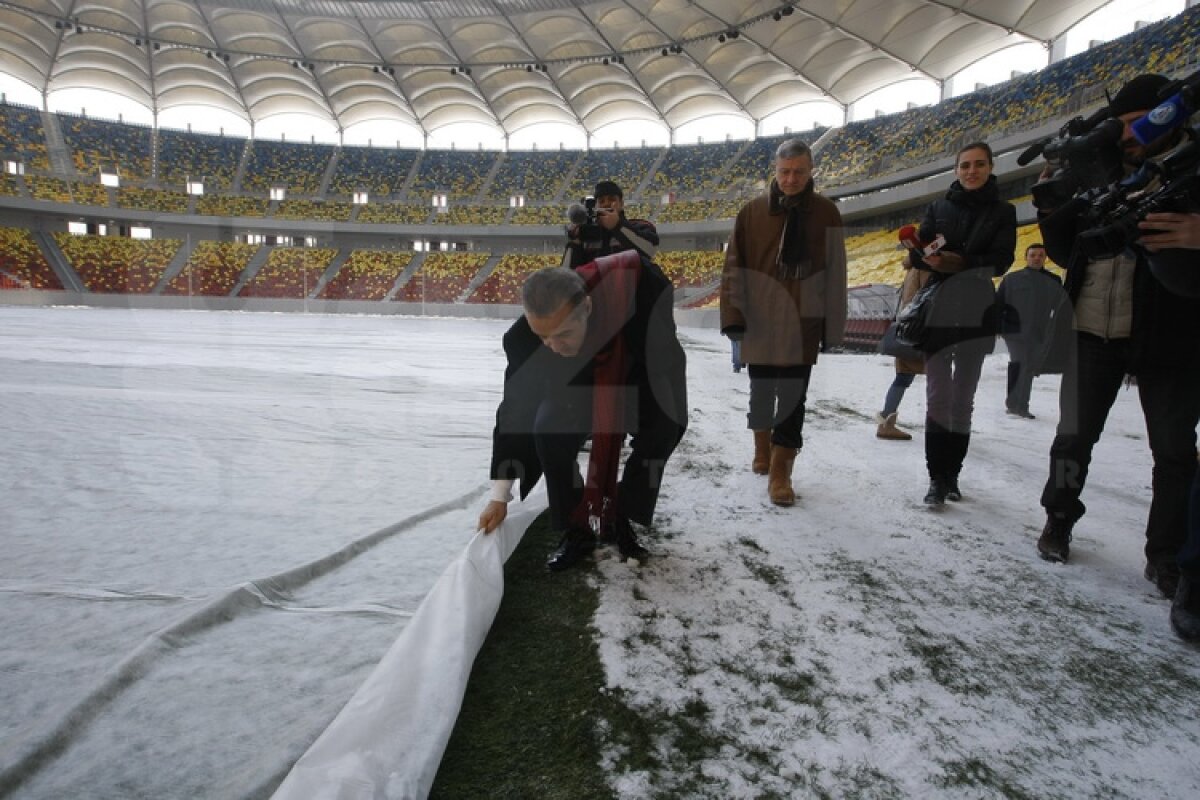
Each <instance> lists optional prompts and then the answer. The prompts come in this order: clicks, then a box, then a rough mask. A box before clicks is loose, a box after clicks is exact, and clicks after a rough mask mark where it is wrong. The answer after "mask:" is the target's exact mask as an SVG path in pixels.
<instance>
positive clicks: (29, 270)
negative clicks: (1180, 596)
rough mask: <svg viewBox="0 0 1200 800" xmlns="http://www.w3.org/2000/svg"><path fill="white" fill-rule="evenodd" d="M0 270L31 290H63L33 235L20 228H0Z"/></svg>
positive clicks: (60, 282)
mask: <svg viewBox="0 0 1200 800" xmlns="http://www.w3.org/2000/svg"><path fill="white" fill-rule="evenodd" d="M0 270H3V271H4V272H6V273H8V274H9V275H10V276H13V277H14V278H16V279H17V280H18V281H21V282H24V283H25V284H28V286H29V288H32V289H61V288H63V285H62V281H60V280H59V279H58V276H57V275H55V274H54V270H52V269H51V268H50V264H49V263H48V262H47V261H46V257H45V256H44V255H42V251H41V249H40V248H39V247H38V245H37V242H36V241H34V239H33V234H31V233H30V232H29V231H27V230H23V229H21V228H0Z"/></svg>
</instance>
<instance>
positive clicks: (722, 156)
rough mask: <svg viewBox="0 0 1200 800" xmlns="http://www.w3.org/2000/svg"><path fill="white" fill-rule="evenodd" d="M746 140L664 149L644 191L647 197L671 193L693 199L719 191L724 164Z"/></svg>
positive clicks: (721, 188) (736, 152)
mask: <svg viewBox="0 0 1200 800" xmlns="http://www.w3.org/2000/svg"><path fill="white" fill-rule="evenodd" d="M747 144H748V142H744V141H742V142H723V143H721V144H708V145H684V146H676V147H672V148H671V149H670V150H668V151H667V156H666V158H664V159H663V161H662V163H661V164H660V165H659V167H658V169H657V170H656V171H655V173H654V177H653V178H652V179H651V180H650V184H649V186H647V188H646V193H647V194H648V195H650V196H651V197H658V196H660V195H663V194H667V193H672V194H674V195H675V196H676V197H679V198H696V197H702V196H706V195H710V194H714V193H716V192H720V191H723V189H724V187H722V186H721V176H722V174H723V173H724V171H725V165H726V164H727V163H728V162H729V161H730V160H731V159H732V158H733V157H734V156H736V155H737V154H738V152H739V151H740V150H741V149H742V148H743V147H745V146H746V145H747Z"/></svg>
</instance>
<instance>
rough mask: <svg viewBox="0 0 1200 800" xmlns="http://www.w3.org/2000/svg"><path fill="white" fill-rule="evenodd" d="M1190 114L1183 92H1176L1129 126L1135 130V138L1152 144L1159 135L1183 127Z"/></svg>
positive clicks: (1143, 142)
mask: <svg viewBox="0 0 1200 800" xmlns="http://www.w3.org/2000/svg"><path fill="white" fill-rule="evenodd" d="M1190 116H1191V113H1190V112H1189V111H1188V108H1187V105H1186V104H1185V103H1184V99H1183V92H1176V93H1175V95H1173V96H1172V97H1169V98H1167V99H1166V100H1164V101H1163V102H1162V103H1160V104H1159V105H1157V106H1155V107H1154V108H1153V109H1151V110H1150V113H1148V114H1146V116H1144V117H1141V118H1140V119H1137V120H1134V122H1133V124H1132V125H1130V126H1129V127H1130V128H1131V129H1132V130H1133V135H1134V138H1136V139H1137V140H1138V141H1139V142H1141V143H1142V144H1150V142H1153V141H1154V140H1155V139H1157V138H1158V137H1160V136H1162V135H1164V134H1167V133H1170V132H1171V131H1173V130H1175V129H1176V128H1178V127H1181V126H1182V125H1183V123H1185V122H1187V119H1188V117H1190Z"/></svg>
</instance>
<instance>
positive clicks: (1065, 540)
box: [1037, 517, 1071, 564]
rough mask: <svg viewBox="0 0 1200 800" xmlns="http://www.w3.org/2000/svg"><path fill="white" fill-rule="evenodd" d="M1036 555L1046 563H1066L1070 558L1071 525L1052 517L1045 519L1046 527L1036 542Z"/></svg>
mask: <svg viewBox="0 0 1200 800" xmlns="http://www.w3.org/2000/svg"><path fill="white" fill-rule="evenodd" d="M1037 549H1038V555H1040V556H1041V557H1042V558H1044V559H1046V560H1047V561H1055V562H1057V563H1059V564H1065V563H1067V559H1068V558H1070V556H1071V524H1070V523H1068V522H1066V521H1064V520H1060V519H1055V518H1054V517H1047V518H1046V527H1044V528H1042V535H1041V536H1040V537H1038V540H1037Z"/></svg>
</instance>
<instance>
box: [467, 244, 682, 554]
mask: <svg viewBox="0 0 1200 800" xmlns="http://www.w3.org/2000/svg"><path fill="white" fill-rule="evenodd" d="M650 266H652V265H648V263H647V262H645V261H644V259H643V258H642V257H641V256H639V255H638V254H637V253H634V252H623V253H617V254H614V255H611V256H604V257H602V258H599V259H597V260H596V261H595V262H592V263H589V264H584V265H582V266H580V267H579V268H578V269H575V270H572V269H569V268H566V267H551V268H548V269H542V270H538V271H537V272H534V273H533V274H532V275H530V276H529V277H528V278H527V279H526V281H525V284H524V285H523V287H522V290H521V300H522V305H523V307H524V315H523V316H522V317H520V318H519V319H518V320H517V321H516V322H514V323H513V325H512V326H511V327H510V328H509V329H508V331H507V332H506V333H505V334H504V352H505V355H506V357H507V367H506V369H505V372H504V394H503V397H502V399H501V401H500V406H499V408H498V409H497V411H496V426H495V429H494V431H493V434H492V461H491V478H492V494H491V498H490V500H489V502H488V503H487V505H486V507H485V508H484V510H483V512H482V513H481V514H480V517H479V527H480V529H482V530H483V531H484V532H486V533H490V532H491V531H493V530H495V529H496V527H497V526H498V525H500V523H502V522H503V521H504V519H505V517H506V516H507V515H508V502H509V501H510V500H511V499H512V487H513V483H514V481H520V484H521V487H520V490H521V498H522V499H524V498H525V497H526V496H527V495H528V494H529V491H530V490H531V489H532V488H533V486H534V485H535V484H536V483H537V481H538V479H539V478H540V477H541V476H542V475H545V478H546V494H547V498H548V501H549V506H550V525H551V526H552V527H553V529H554V530H555V531H557V532H559V534H560V536H561V539H560V541H559V545H558V548H557V549H556V550H555V551H554V552H553V553H552V554H551V555H550V557H549V559H548V560H547V562H546V566H547V567H548V568H549V569H551V570H555V571H557V570H563V569H566V568H567V567H570V566H571V565H573V564H575V563H577V562H579V561H580V560H581V559H583V558H584V557H586V556H587V555H589V554H590V553H591V552H592V550H593V549H594V548H595V546H596V544H597V539H598V537H599V538H600V539H602V540H604V541H606V542H608V541H613V542H615V543H616V545H617V548H618V550H619V552H620V555H621V558H622V560H626V559H635V560H637V561H639V562H640V561H644V560H645V559H646V557H647V556H648V553H647V551H646V549H645V548H644V547H643V546H642V545H641V544H640V543H639V542H638V540H637V536H636V533H635V531H634V527H633V525H634V524H635V523H636V524H638V525H642V526H649V525H650V524H651V521H652V518H653V516H654V509H655V506H656V504H657V502H658V494H659V488H660V486H661V484H662V478H663V473H664V470H665V469H666V463H667V459H668V458H670V456H671V453H673V452H674V450H675V446H676V445H677V444H678V443H679V440H680V438H682V436H683V433H684V430H685V428H686V427H687V380H686V375H685V366H686V364H685V358H684V352H683V348H682V347H681V346H680V344H679V339H678V336H677V335H676V330H675V321H674V317H673V315H672V304H671V297H672V295H671V284H670V283H669V282H668V281H666V280H665V279H664V278H662V277H661V274H660V273H659V272H658V271H657V270H655V269H651V268H650ZM626 434H631V437H630V448H631V449H630V453H629V456H628V458H627V459H626V460H625V465H624V470H623V472H622V474H621V478H620V482H619V483H618V481H617V470H618V467H619V466H620V465H619V461H620V456H621V446H622V443H623V442H624V440H625V436H626ZM589 436H590V437H591V439H592V447H591V453H590V455H589V463H588V471H587V480H586V482H585V480H584V478H583V476H581V475H580V472H579V466H578V463H577V462H578V456H579V452H580V450H581V449H582V448H583V444H584V442H585V440H586V439H587V438H588V437H589Z"/></svg>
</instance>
